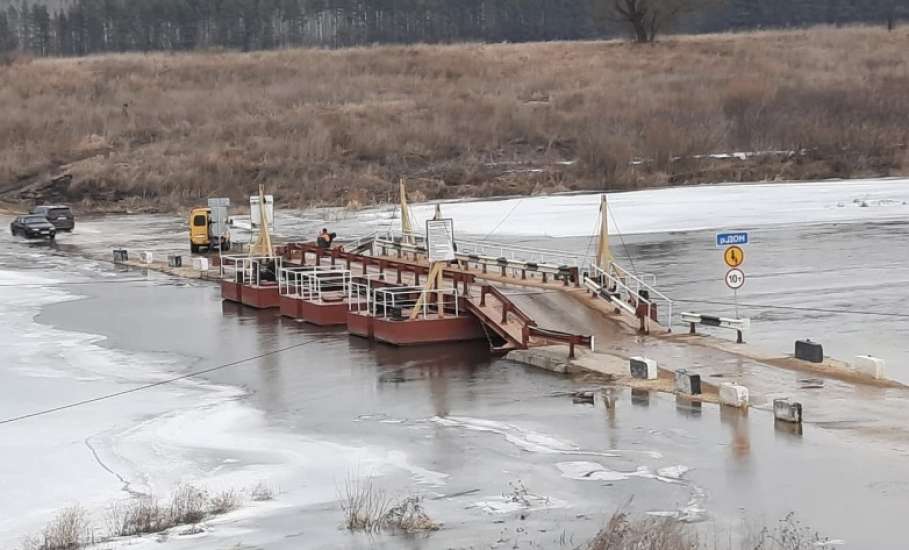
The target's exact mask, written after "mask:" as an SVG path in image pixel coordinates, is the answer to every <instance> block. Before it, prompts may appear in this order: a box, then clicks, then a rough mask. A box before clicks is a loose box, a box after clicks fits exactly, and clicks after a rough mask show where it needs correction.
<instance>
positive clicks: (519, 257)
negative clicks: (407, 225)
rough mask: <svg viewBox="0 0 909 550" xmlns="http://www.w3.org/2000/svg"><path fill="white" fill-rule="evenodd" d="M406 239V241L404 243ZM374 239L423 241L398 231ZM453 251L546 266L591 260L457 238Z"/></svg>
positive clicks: (576, 264) (578, 264)
mask: <svg viewBox="0 0 909 550" xmlns="http://www.w3.org/2000/svg"><path fill="white" fill-rule="evenodd" d="M408 239H410V240H409V242H408ZM376 240H384V241H388V242H396V243H404V244H411V245H414V246H417V247H422V248H424V249H425V244H426V238H425V237H424V236H423V235H422V234H419V233H416V232H413V233H407V234H404V233H402V232H400V231H383V232H378V233H377V234H376ZM455 246H456V249H457V251H458V252H459V253H461V254H466V255H474V256H481V257H488V258H505V259H507V260H509V261H512V262H515V263H536V264H550V265H556V266H569V267H577V268H580V267H582V266H585V265H588V264H589V263H590V262H591V261H592V257H591V256H586V255H579V254H570V253H566V252H565V251H563V250H551V249H545V248H536V247H533V248H531V247H526V246H517V245H513V244H507V243H497V242H494V241H485V240H484V241H471V240H464V239H458V240H457V241H456V242H455Z"/></svg>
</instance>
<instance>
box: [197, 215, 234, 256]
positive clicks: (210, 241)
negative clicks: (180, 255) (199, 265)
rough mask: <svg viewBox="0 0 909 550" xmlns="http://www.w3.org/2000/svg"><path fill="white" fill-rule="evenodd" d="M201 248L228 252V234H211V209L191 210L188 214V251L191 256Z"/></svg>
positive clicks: (226, 232) (225, 231)
mask: <svg viewBox="0 0 909 550" xmlns="http://www.w3.org/2000/svg"><path fill="white" fill-rule="evenodd" d="M203 248H207V249H208V250H215V249H218V248H220V249H221V250H230V233H229V232H228V231H227V230H226V228H225V230H224V234H223V235H215V234H214V233H213V223H212V216H211V208H193V209H192V211H191V212H190V213H189V249H190V251H191V252H192V253H193V254H196V253H198V252H199V251H200V250H202V249H203Z"/></svg>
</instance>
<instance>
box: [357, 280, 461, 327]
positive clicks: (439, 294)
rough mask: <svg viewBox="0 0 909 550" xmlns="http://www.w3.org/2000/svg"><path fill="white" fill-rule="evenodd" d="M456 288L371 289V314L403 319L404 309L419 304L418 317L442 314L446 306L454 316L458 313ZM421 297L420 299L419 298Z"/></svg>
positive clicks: (408, 309)
mask: <svg viewBox="0 0 909 550" xmlns="http://www.w3.org/2000/svg"><path fill="white" fill-rule="evenodd" d="M459 296H460V293H459V292H458V289H457V288H438V289H432V290H427V289H426V288H424V287H413V286H411V287H383V288H374V289H373V315H374V316H376V317H380V318H383V319H394V320H405V319H407V318H409V315H407V316H405V311H410V310H413V308H415V307H416V306H417V304H418V303H419V304H420V309H419V312H418V314H417V316H418V318H421V319H426V318H428V317H429V315H430V314H435V315H437V316H440V317H441V316H443V315H444V314H445V312H446V307H447V306H452V307H451V309H453V310H454V316H455V317H457V316H458V315H460V311H459V308H460V305H459V304H458V297H459ZM421 298H422V300H421Z"/></svg>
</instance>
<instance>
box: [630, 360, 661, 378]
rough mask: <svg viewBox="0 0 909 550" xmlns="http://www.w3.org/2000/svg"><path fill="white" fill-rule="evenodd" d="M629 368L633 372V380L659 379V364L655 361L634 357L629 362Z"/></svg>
mask: <svg viewBox="0 0 909 550" xmlns="http://www.w3.org/2000/svg"><path fill="white" fill-rule="evenodd" d="M629 368H630V370H631V377H632V378H640V379H641V380H656V379H657V374H658V371H657V362H656V361H654V360H653V359H648V358H646V357H632V358H631V360H630V361H629Z"/></svg>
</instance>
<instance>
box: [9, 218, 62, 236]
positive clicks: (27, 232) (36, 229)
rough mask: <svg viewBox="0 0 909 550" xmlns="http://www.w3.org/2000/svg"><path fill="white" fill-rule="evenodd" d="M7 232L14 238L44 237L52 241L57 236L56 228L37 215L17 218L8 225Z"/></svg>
mask: <svg viewBox="0 0 909 550" xmlns="http://www.w3.org/2000/svg"><path fill="white" fill-rule="evenodd" d="M9 230H10V232H11V233H12V234H13V235H14V236H15V235H22V236H23V237H28V238H34V237H45V238H47V239H50V240H54V237H56V236H57V228H56V227H54V225H53V224H52V223H51V222H49V221H47V218H45V217H44V216H39V215H37V214H29V215H28V216H19V217H18V218H16V219H15V220H13V223H11V224H9Z"/></svg>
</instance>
